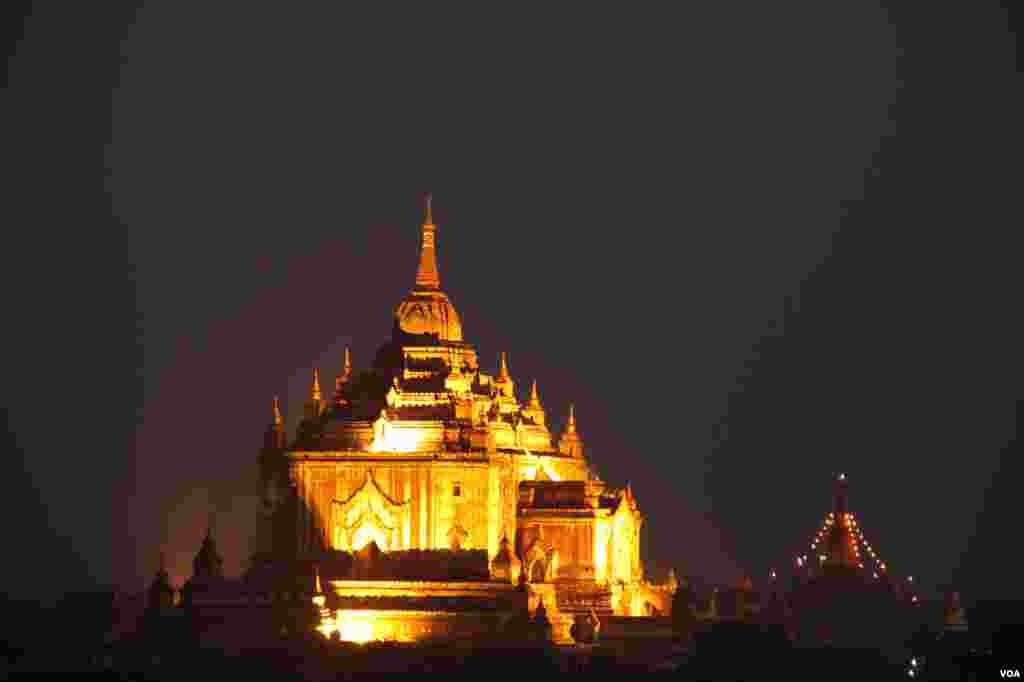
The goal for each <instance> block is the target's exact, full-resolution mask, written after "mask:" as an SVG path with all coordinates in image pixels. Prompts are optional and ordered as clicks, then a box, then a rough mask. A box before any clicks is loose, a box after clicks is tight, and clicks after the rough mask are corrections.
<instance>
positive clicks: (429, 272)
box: [416, 194, 441, 289]
mask: <svg viewBox="0 0 1024 682" xmlns="http://www.w3.org/2000/svg"><path fill="white" fill-rule="evenodd" d="M432 198H433V195H432V194H428V195H427V207H426V211H425V215H424V216H423V239H422V241H423V243H422V244H421V246H420V265H419V267H418V268H417V269H416V286H417V287H419V288H421V289H440V288H441V275H440V274H439V273H438V270H437V252H436V251H435V247H434V233H435V232H436V231H437V228H436V227H435V225H434V216H433V213H432V210H431V201H432Z"/></svg>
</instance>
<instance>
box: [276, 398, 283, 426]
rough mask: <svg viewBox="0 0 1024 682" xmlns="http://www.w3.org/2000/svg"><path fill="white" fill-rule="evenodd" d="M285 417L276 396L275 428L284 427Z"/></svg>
mask: <svg viewBox="0 0 1024 682" xmlns="http://www.w3.org/2000/svg"><path fill="white" fill-rule="evenodd" d="M283 425H284V417H283V416H282V415H281V401H280V400H279V399H278V397H277V396H276V395H275V396H274V426H283Z"/></svg>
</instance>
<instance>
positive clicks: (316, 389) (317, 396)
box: [312, 367, 320, 401]
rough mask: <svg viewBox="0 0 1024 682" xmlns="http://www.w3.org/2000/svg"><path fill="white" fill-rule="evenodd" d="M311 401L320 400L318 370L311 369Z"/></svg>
mask: <svg viewBox="0 0 1024 682" xmlns="http://www.w3.org/2000/svg"><path fill="white" fill-rule="evenodd" d="M312 400H315V401H319V400H320V370H319V369H317V368H316V367H314V368H313V395H312Z"/></svg>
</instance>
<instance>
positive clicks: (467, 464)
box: [261, 199, 675, 641]
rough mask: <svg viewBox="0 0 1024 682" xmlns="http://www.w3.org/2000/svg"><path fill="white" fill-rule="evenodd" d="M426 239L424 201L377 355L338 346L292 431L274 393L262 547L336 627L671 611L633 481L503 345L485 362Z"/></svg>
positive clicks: (429, 228) (412, 626)
mask: <svg viewBox="0 0 1024 682" xmlns="http://www.w3.org/2000/svg"><path fill="white" fill-rule="evenodd" d="M436 235H437V227H436V226H435V225H434V222H433V219H432V215H431V208H430V200H429V199H428V201H427V205H426V211H425V219H424V222H423V226H422V232H421V244H420V254H419V263H418V267H417V270H416V278H415V284H414V286H413V288H412V289H411V291H409V293H408V294H407V295H406V296H405V298H404V299H403V300H402V301H400V302H399V303H398V305H397V307H396V308H395V310H394V313H393V325H392V330H391V337H390V339H388V340H387V341H385V342H384V343H383V345H381V346H380V348H379V350H378V351H377V353H376V355H375V357H374V358H373V359H372V363H371V364H370V366H369V367H367V368H365V369H363V370H356V369H355V367H354V366H353V362H352V359H351V357H350V355H349V352H348V350H346V352H345V356H344V360H343V369H342V371H341V372H340V373H339V375H338V376H337V377H336V379H335V381H334V386H333V390H329V389H327V388H325V386H324V385H323V383H322V381H321V377H320V374H319V372H318V371H317V370H313V373H312V381H311V389H310V395H309V399H308V401H307V403H306V405H305V406H304V415H303V420H302V422H301V423H300V424H299V426H298V428H297V430H296V432H295V433H294V434H293V435H289V434H288V433H287V432H286V430H285V427H284V418H283V415H282V414H281V407H280V405H279V403H278V401H277V400H276V399H275V400H274V406H273V420H272V423H271V424H270V426H269V428H268V430H267V434H266V441H265V447H264V448H263V451H262V453H261V470H262V474H263V481H264V486H265V490H264V493H265V508H266V510H267V517H266V521H267V524H266V529H267V533H266V537H265V542H266V545H265V550H266V554H267V556H273V557H274V558H275V560H276V561H278V562H279V563H280V562H282V561H289V562H292V564H291V565H295V566H300V567H305V568H302V569H300V570H303V571H307V573H308V574H311V575H312V579H313V581H314V582H315V587H314V591H315V597H314V602H315V603H316V605H317V606H318V608H319V614H320V615H319V617H320V626H319V628H318V629H319V630H320V631H321V632H322V633H323V634H325V635H327V636H333V637H339V636H340V638H341V639H351V640H369V639H394V640H399V641H412V640H416V639H421V638H425V637H437V636H459V635H461V634H466V635H473V634H479V633H481V632H484V631H487V630H494V629H495V628H497V629H500V628H502V627H505V626H507V625H508V624H509V623H511V622H523V621H524V620H526V621H530V620H533V621H536V620H537V619H541V620H543V618H544V614H546V618H547V620H548V621H550V624H551V632H552V637H553V638H554V639H555V640H556V641H566V640H568V639H569V632H570V626H571V625H572V624H573V622H578V621H579V619H580V618H581V617H588V618H602V617H604V618H615V617H621V616H652V615H663V616H667V615H668V612H669V610H670V608H671V599H672V592H673V590H674V587H675V585H674V583H673V584H665V585H654V584H651V583H649V582H648V581H647V580H646V579H645V577H644V570H643V565H642V563H641V560H640V528H641V525H642V523H643V516H642V515H641V513H640V510H639V507H638V505H637V501H636V499H635V497H634V496H633V493H632V491H631V489H630V488H629V487H628V486H627V487H625V488H614V487H611V486H609V485H607V484H606V483H605V482H603V481H601V480H600V479H599V478H597V476H596V475H595V474H594V473H593V470H592V468H591V467H590V466H589V465H588V461H587V456H586V448H585V446H584V438H583V435H582V433H581V429H580V428H579V427H578V425H577V422H576V416H575V415H574V413H573V409H572V407H571V406H568V407H567V409H566V410H565V411H564V412H562V414H564V415H566V418H565V421H564V426H563V428H562V429H561V432H560V433H559V434H557V435H556V434H554V433H552V431H551V430H550V429H549V416H548V412H547V410H546V408H545V406H544V404H543V403H542V401H541V398H540V392H539V390H538V385H537V382H536V381H533V382H531V383H530V384H529V385H528V386H529V387H528V390H526V391H524V390H523V388H524V386H525V384H522V383H519V382H517V381H516V379H515V378H513V375H512V373H511V371H510V368H509V366H508V362H507V360H506V355H505V353H501V354H500V359H499V361H498V363H497V365H498V366H497V367H496V370H495V371H493V372H491V371H488V369H486V368H484V367H482V366H481V364H480V360H479V358H478V355H477V351H476V349H475V348H474V346H473V345H472V344H471V343H469V342H468V341H467V340H466V339H465V337H464V334H463V331H464V330H463V326H462V321H461V319H460V317H459V314H458V312H457V311H456V308H455V305H454V304H453V302H452V300H451V299H450V298H449V297H448V295H447V294H446V293H445V292H444V291H443V290H442V288H441V278H440V273H439V270H438V266H437V255H436V254H437V244H436ZM522 396H525V400H521V397H522ZM541 605H542V606H541Z"/></svg>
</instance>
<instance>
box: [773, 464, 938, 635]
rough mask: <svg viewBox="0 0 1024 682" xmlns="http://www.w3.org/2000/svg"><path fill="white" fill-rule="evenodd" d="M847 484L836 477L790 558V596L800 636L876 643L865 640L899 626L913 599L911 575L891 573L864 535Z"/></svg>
mask: <svg viewBox="0 0 1024 682" xmlns="http://www.w3.org/2000/svg"><path fill="white" fill-rule="evenodd" d="M849 486H850V483H849V479H848V478H847V477H846V475H845V474H839V475H838V476H837V477H836V479H835V482H834V492H833V501H832V510H831V511H830V512H828V513H827V514H826V515H825V517H824V519H823V520H822V523H821V526H820V527H819V528H818V530H817V532H816V533H815V534H814V537H813V538H812V539H811V541H810V543H809V547H808V549H809V551H808V552H806V553H800V554H798V555H797V556H796V557H795V558H794V569H795V573H796V578H797V581H796V586H795V589H794V591H793V593H792V594H791V595H790V602H791V604H792V605H793V607H794V614H795V616H796V618H797V620H798V621H799V625H798V628H797V630H798V631H799V637H800V638H801V639H803V640H806V641H810V642H816V643H819V644H820V643H826V644H835V645H844V644H852V645H857V646H869V645H870V646H876V643H875V642H873V641H870V642H869V641H868V640H872V638H876V639H877V638H882V639H884V638H885V637H886V634H885V633H886V632H889V631H891V633H890V634H892V633H896V632H897V631H898V630H900V628H902V627H903V626H904V624H905V621H906V622H909V620H908V619H909V618H910V617H911V616H910V613H911V611H912V610H913V609H912V608H911V607H914V606H916V605H918V604H919V599H918V596H917V595H916V594H915V593H914V590H913V588H914V582H913V577H907V578H905V579H898V578H896V577H894V576H893V575H892V572H891V571H890V569H889V566H888V564H887V563H886V562H885V561H884V560H883V559H882V557H881V556H880V554H879V552H878V550H877V548H876V547H875V546H873V545H872V544H871V542H870V541H869V540H868V539H867V537H866V536H865V534H864V530H863V528H862V527H861V524H860V522H859V521H858V519H857V516H856V515H855V514H854V513H853V511H851V508H850V487H849ZM892 636H893V638H898V637H899V636H900V635H898V634H892Z"/></svg>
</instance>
